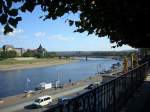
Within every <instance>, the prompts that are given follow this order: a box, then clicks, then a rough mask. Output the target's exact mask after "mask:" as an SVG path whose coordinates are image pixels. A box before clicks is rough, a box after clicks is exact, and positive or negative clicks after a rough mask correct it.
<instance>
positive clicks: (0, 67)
mask: <svg viewBox="0 0 150 112" xmlns="http://www.w3.org/2000/svg"><path fill="white" fill-rule="evenodd" d="M73 61H74V60H71V59H58V58H49V59H36V58H35V59H32V60H16V59H7V60H3V61H0V71H9V70H16V69H30V68H41V67H46V66H55V65H60V64H66V63H71V62H73Z"/></svg>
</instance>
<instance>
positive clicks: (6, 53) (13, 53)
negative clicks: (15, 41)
mask: <svg viewBox="0 0 150 112" xmlns="http://www.w3.org/2000/svg"><path fill="white" fill-rule="evenodd" d="M16 56H17V52H16V51H1V52H0V58H2V59H6V58H14V57H16Z"/></svg>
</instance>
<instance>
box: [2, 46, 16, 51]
mask: <svg viewBox="0 0 150 112" xmlns="http://www.w3.org/2000/svg"><path fill="white" fill-rule="evenodd" d="M2 49H3V50H4V51H11V50H14V46H13V45H8V44H7V45H3V47H2Z"/></svg>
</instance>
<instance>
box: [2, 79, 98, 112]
mask: <svg viewBox="0 0 150 112" xmlns="http://www.w3.org/2000/svg"><path fill="white" fill-rule="evenodd" d="M98 80H99V81H101V77H100V76H95V77H93V78H88V79H86V80H82V81H79V82H77V83H76V84H73V85H70V86H67V87H64V88H63V89H57V90H54V89H53V90H51V91H50V90H48V91H44V92H42V93H38V94H35V95H33V96H31V98H23V97H20V96H18V98H17V96H16V97H15V96H14V97H13V98H12V99H14V102H11V104H9V102H8V101H9V100H8V101H7V100H6V101H5V103H6V104H5V105H0V112H41V111H43V110H46V109H47V107H44V108H40V109H32V110H31V109H30V108H28V106H30V105H31V104H32V101H33V100H34V99H35V98H37V97H39V96H43V95H51V96H52V98H53V100H54V103H55V102H56V99H57V98H58V97H61V96H67V95H70V94H75V93H77V92H80V91H83V90H84V88H85V87H87V86H88V85H89V84H91V83H93V82H95V81H98ZM19 97H20V98H19ZM8 99H9V98H8ZM15 100H16V101H15ZM17 100H18V101H17ZM10 101H12V100H10ZM7 102H8V103H7ZM25 107H27V108H25Z"/></svg>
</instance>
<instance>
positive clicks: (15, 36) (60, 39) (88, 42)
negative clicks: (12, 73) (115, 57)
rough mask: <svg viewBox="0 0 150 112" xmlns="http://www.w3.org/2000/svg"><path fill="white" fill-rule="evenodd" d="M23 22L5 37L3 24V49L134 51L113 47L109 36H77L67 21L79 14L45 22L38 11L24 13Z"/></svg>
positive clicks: (0, 29)
mask: <svg viewBox="0 0 150 112" xmlns="http://www.w3.org/2000/svg"><path fill="white" fill-rule="evenodd" d="M21 16H22V17H23V20H22V21H21V22H20V23H19V24H18V27H17V29H16V30H15V31H14V32H13V33H10V34H8V35H6V36H4V35H3V34H2V30H3V29H2V26H1V25H0V47H2V46H3V45H4V44H11V45H13V46H14V47H22V48H25V49H35V48H37V47H38V46H39V45H40V44H41V45H42V46H43V47H44V48H46V49H47V50H48V51H120V50H134V49H133V48H131V47H129V46H126V45H124V46H122V47H118V48H111V46H113V45H114V44H110V41H109V39H108V38H107V37H105V38H104V37H103V38H98V37H97V36H95V35H94V34H93V35H89V36H87V33H74V32H73V31H74V30H75V27H74V26H73V27H70V26H69V25H68V23H65V20H66V19H67V18H68V17H69V18H75V19H76V18H77V16H78V15H71V16H70V15H68V14H66V15H65V16H63V17H61V18H59V19H57V20H55V21H53V20H47V21H42V20H41V19H39V16H40V12H39V10H36V11H34V12H33V13H25V14H21Z"/></svg>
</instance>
